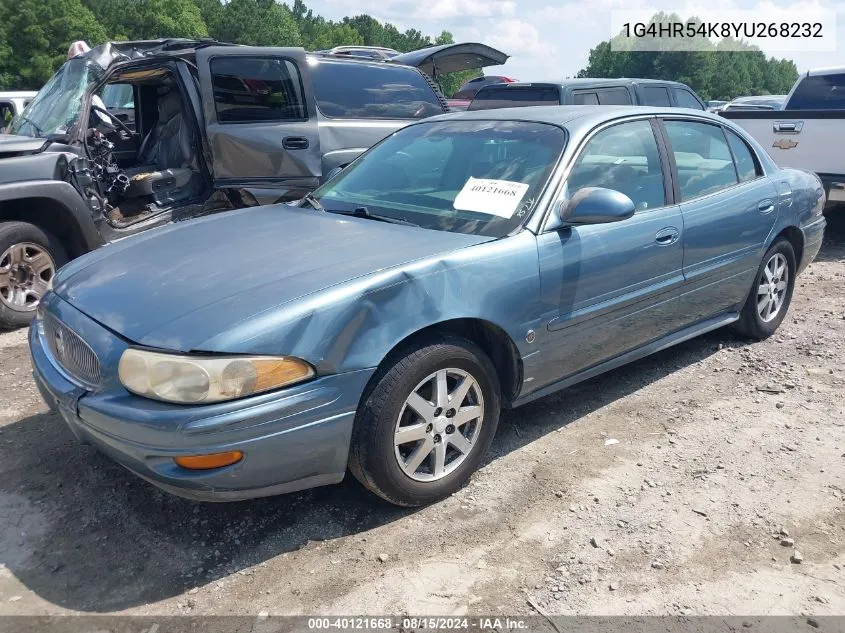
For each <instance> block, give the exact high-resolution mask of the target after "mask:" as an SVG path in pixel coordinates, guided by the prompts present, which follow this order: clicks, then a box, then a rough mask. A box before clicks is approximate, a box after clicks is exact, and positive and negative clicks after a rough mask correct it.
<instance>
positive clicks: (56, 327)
mask: <svg viewBox="0 0 845 633" xmlns="http://www.w3.org/2000/svg"><path fill="white" fill-rule="evenodd" d="M44 336H45V338H46V339H47V345H49V346H50V351H51V352H52V353H53V357H54V358H55V359H56V361H57V362H58V363H59V365H61V367H62V369H64V370H65V371H66V372H67V373H68V374H70V376H71V377H72V378H75V379H76V380H78V381H79V382H81V383H82V384H84V385H85V386H87V387H96V386H97V385H98V384H99V383H100V361H99V360H98V359H97V355H96V354H95V353H94V350H92V349H91V348H90V347H89V346H88V343H86V342H85V341H83V340H82V337H80V336H79V335H78V334H77V333H76V332H74V331H73V330H71V329H70V328H69V327H67V326H66V325H65V324H64V323H61V322H59V321H57V320H56V319H54V318H53V317H51V316H50V315H49V314H45V315H44Z"/></svg>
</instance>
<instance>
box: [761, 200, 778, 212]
mask: <svg viewBox="0 0 845 633" xmlns="http://www.w3.org/2000/svg"><path fill="white" fill-rule="evenodd" d="M757 209H758V210H759V211H760V213H771V212H772V211H774V210H775V203H774V202H772V201H771V200H763V201H762V202H761V203H760V204H758V205H757Z"/></svg>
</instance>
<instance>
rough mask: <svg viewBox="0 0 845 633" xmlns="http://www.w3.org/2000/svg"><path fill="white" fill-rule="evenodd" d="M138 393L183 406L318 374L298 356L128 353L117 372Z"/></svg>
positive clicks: (230, 396) (132, 351)
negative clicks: (206, 355) (207, 355)
mask: <svg viewBox="0 0 845 633" xmlns="http://www.w3.org/2000/svg"><path fill="white" fill-rule="evenodd" d="M117 373H118V376H119V378H120V382H121V384H122V385H123V386H124V387H126V389H128V390H129V391H131V392H132V393H135V394H138V395H139V396H144V397H146V398H153V399H155V400H163V401H165V402H177V403H180V404H204V403H208V402H220V401H222V400H232V399H234V398H242V397H244V396H249V395H252V394H256V393H261V392H263V391H270V390H271V389H278V388H279V387H285V386H287V385H292V384H294V383H297V382H302V381H303V380H308V379H309V378H312V377H313V376H314V369H313V368H312V367H311V365H309V364H308V363H306V362H305V361H304V360H300V359H298V358H289V357H286V356H282V357H271V356H226V357H214V356H209V357H204V356H179V355H176V354H160V353H158V352H148V351H144V350H139V349H133V348H130V349H127V350H126V351H125V352H123V355H122V356H121V357H120V364H119V365H118V369H117Z"/></svg>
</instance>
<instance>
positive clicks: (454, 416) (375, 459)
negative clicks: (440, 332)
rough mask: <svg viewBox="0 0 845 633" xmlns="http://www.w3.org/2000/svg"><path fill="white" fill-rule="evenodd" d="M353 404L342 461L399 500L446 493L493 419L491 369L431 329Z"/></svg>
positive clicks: (483, 445)
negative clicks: (349, 443)
mask: <svg viewBox="0 0 845 633" xmlns="http://www.w3.org/2000/svg"><path fill="white" fill-rule="evenodd" d="M373 380H374V386H373V387H372V388H371V389H370V390H369V391H368V393H367V394H365V398H364V400H363V402H362V403H361V406H359V409H358V414H357V416H356V419H355V428H354V431H353V434H352V446H351V450H350V458H349V468H350V470H351V471H352V474H353V475H355V477H356V478H357V479H358V480H359V481H360V482H361V483H362V484H364V486H366V487H367V488H369V489H370V490H371V491H372V492H374V493H376V494H377V495H379V496H381V497H383V498H384V499H386V500H388V501H390V502H391V503H394V504H396V505H401V506H420V505H425V504H427V503H432V502H434V501H438V500H440V499H443V498H444V497H447V496H449V495H450V494H452V493H453V492H455V491H456V490H458V489H459V488H460V487H461V486H463V485H464V484H465V483H466V482H467V481H468V480H469V478H470V476H471V475H472V473H473V472H475V471H476V470H477V469H478V467H479V466H480V465H481V462H482V460H483V459H484V456H485V455H486V454H487V451H488V450H489V448H490V443H491V442H492V441H493V436H494V435H495V434H496V426H497V425H498V422H499V408H500V396H499V387H498V384H499V383H498V380H497V377H496V370H495V369H494V367H493V365H492V363H491V362H490V360H489V359H488V358H487V356H486V355H485V354H484V352H482V351H481V350H480V349H479V348H478V346H476V345H475V344H474V343H472V342H471V341H468V340H466V339H462V338H458V337H453V336H448V335H444V336H438V337H433V338H431V339H428V340H426V341H423V342H422V343H420V344H419V345H417V346H414V347H412V348H409V349H408V350H406V351H405V353H403V354H402V355H401V356H400V357H398V358H397V359H396V360H395V362H393V363H391V364H390V365H389V366H388V367H385V368H383V369H381V370H380V371H379V373H378V374H377V375H376V376H375V377H374V379H373Z"/></svg>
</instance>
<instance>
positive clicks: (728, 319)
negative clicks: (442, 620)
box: [29, 106, 825, 506]
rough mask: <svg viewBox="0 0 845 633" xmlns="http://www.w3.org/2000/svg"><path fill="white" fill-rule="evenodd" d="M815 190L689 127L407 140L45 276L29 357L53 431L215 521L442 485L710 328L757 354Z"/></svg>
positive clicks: (613, 113) (602, 124) (486, 115)
mask: <svg viewBox="0 0 845 633" xmlns="http://www.w3.org/2000/svg"><path fill="white" fill-rule="evenodd" d="M823 204H824V191H823V189H822V185H821V183H820V182H819V180H818V178H817V177H816V176H815V175H813V174H810V173H806V172H802V171H796V170H789V169H780V168H778V167H777V166H776V165H775V164H774V162H773V161H772V160H771V159H770V158H769V156H768V155H767V154H766V152H765V151H764V150H763V149H762V148H761V147H760V146H759V145H757V144H756V143H755V141H754V140H753V139H751V138H750V137H749V136H748V135H747V134H745V133H744V132H743V131H742V130H741V129H739V128H738V127H736V126H734V125H733V124H732V123H731V122H729V121H727V120H724V119H721V118H719V117H716V116H713V115H710V114H707V113H703V112H701V111H693V110H679V109H671V110H669V109H665V110H664V109H655V108H638V107H593V106H566V107H560V106H556V107H539V108H520V109H514V110H495V111H480V112H469V113H459V114H453V115H446V116H442V117H436V118H432V119H427V120H424V121H422V122H419V123H416V124H413V125H410V126H408V127H406V128H404V129H402V130H399V131H397V132H396V133H394V134H392V135H391V136H389V137H388V138H387V139H385V140H384V141H383V142H381V143H380V144H379V145H377V146H375V147H374V148H372V149H371V150H370V151H368V152H367V153H365V154H363V155H362V156H361V157H360V158H359V159H357V160H356V161H355V162H354V163H352V164H351V165H350V166H349V167H347V168H346V169H344V170H343V171H342V172H340V173H339V174H338V175H336V176H335V177H334V178H332V179H331V180H330V181H329V182H327V183H326V184H324V185H323V186H322V187H320V188H319V189H318V190H317V191H315V192H314V193H313V195H310V196H308V197H306V198H305V199H303V200H302V201H300V202H299V203H298V204H297V206H288V205H275V206H266V207H257V208H251V209H245V210H240V211H234V212H229V213H222V214H218V215H214V216H210V217H205V218H202V219H197V220H192V221H187V222H181V223H177V224H173V225H171V226H169V227H166V228H163V229H161V230H157V231H150V232H146V233H144V234H142V235H139V236H137V237H133V238H128V239H126V240H123V241H121V242H118V243H116V244H113V245H111V246H108V247H106V248H103V249H100V250H97V251H95V252H92V253H90V254H88V255H85V256H84V257H81V258H79V259H77V260H75V261H73V262H72V263H70V264H69V265H68V266H66V267H65V268H63V269H62V270H61V271H60V272H59V273H58V274H57V275H56V277H55V280H54V286H53V289H52V291H51V292H48V293H47V294H46V296H45V297H44V299H43V301H42V302H41V305H40V307H39V310H38V316H37V320H36V321H35V322H34V323H33V325H32V327H31V330H30V336H29V342H30V348H31V351H32V359H33V365H34V374H35V378H36V381H37V383H38V386H39V388H40V390H41V392H42V394H43V396H44V398H45V400H46V401H47V402H48V404H50V405H51V406H53V407H54V408H56V409H57V410H58V411H59V412H60V413H61V415H62V417H63V418H64V420H65V421H66V422H67V424H68V425H69V426H70V428H71V429H72V430H73V432H74V433H75V434H76V435H77V437H78V438H79V439H80V440H82V441H84V442H88V443H90V444H93V445H94V446H96V447H98V448H99V449H100V450H102V451H103V452H104V453H106V454H108V455H110V456H111V457H112V458H113V459H115V460H116V461H117V462H119V463H120V464H122V465H123V466H125V467H126V468H128V469H129V470H131V471H132V472H134V473H136V474H137V475H139V476H141V477H143V478H145V479H147V480H149V481H150V482H152V483H154V484H155V485H157V486H160V487H161V488H164V489H165V490H168V491H170V492H173V493H175V494H179V495H183V496H186V497H191V498H196V499H208V500H221V501H222V500H233V499H243V498H248V497H256V496H261V495H272V494H277V493H284V492H289V491H293V490H299V489H302V488H307V487H311V486H319V485H324V484H333V483H336V482H339V481H340V480H341V479H343V477H344V475H345V473H346V472H347V470H349V471H351V472H352V473H353V474H354V475H355V477H357V478H358V479H359V480H360V481H361V482H362V483H363V484H364V485H365V486H367V487H368V488H369V489H370V490H372V491H373V492H375V493H376V494H378V495H380V496H382V497H384V498H385V499H387V500H389V501H391V502H393V503H396V504H400V505H408V506H413V505H420V504H425V503H429V502H432V501H436V500H438V499H441V498H443V497H445V496H447V495H449V494H450V493H452V492H454V491H455V490H457V489H458V488H459V487H460V486H461V485H463V484H464V483H465V482H466V481H467V480H468V479H469V477H470V475H471V474H472V473H473V471H475V470H476V469H477V468H478V467H479V465H480V464H481V463H482V460H483V459H484V457H485V454H486V453H487V451H488V448H489V447H490V443H491V442H492V441H493V436H494V435H495V432H496V425H497V423H498V420H499V412H500V409H501V408H502V407H516V406H519V405H521V404H524V403H526V402H530V401H532V400H534V399H536V398H539V397H542V396H544V395H546V394H549V393H552V392H554V391H557V390H559V389H562V388H565V387H567V386H569V385H572V384H573V383H575V382H578V381H580V380H584V379H586V378H589V377H591V376H595V375H596V374H599V373H601V372H604V371H607V370H609V369H612V368H614V367H618V366H619V365H622V364H623V363H627V362H629V361H632V360H634V359H637V358H640V357H642V356H645V355H646V354H650V353H652V352H655V351H658V350H661V349H663V348H666V347H668V346H670V345H673V344H675V343H678V342H680V341H683V340H686V339H689V338H691V337H694V336H697V335H699V334H701V333H703V332H707V331H709V330H713V329H716V328H719V327H722V326H727V325H732V326H733V327H735V328H736V329H737V330H739V331H740V332H741V333H743V334H745V335H747V336H750V337H754V338H765V337H767V336H769V335H771V334H772V333H773V332H774V331H775V330H776V329H777V327H778V326H779V325H780V323H781V322H782V321H783V319H784V316H785V315H786V312H787V309H788V308H789V303H790V298H791V296H792V291H793V288H794V284H795V278H796V276H797V275H798V274H799V273H800V272H801V271H802V270H803V269H804V267H805V266H807V264H808V263H809V262H810V261H812V259H813V258H814V257H815V255H816V253H817V252H818V250H819V247H820V244H821V240H822V233H823V231H824V226H825V221H824V218H823V216H822V207H823Z"/></svg>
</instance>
